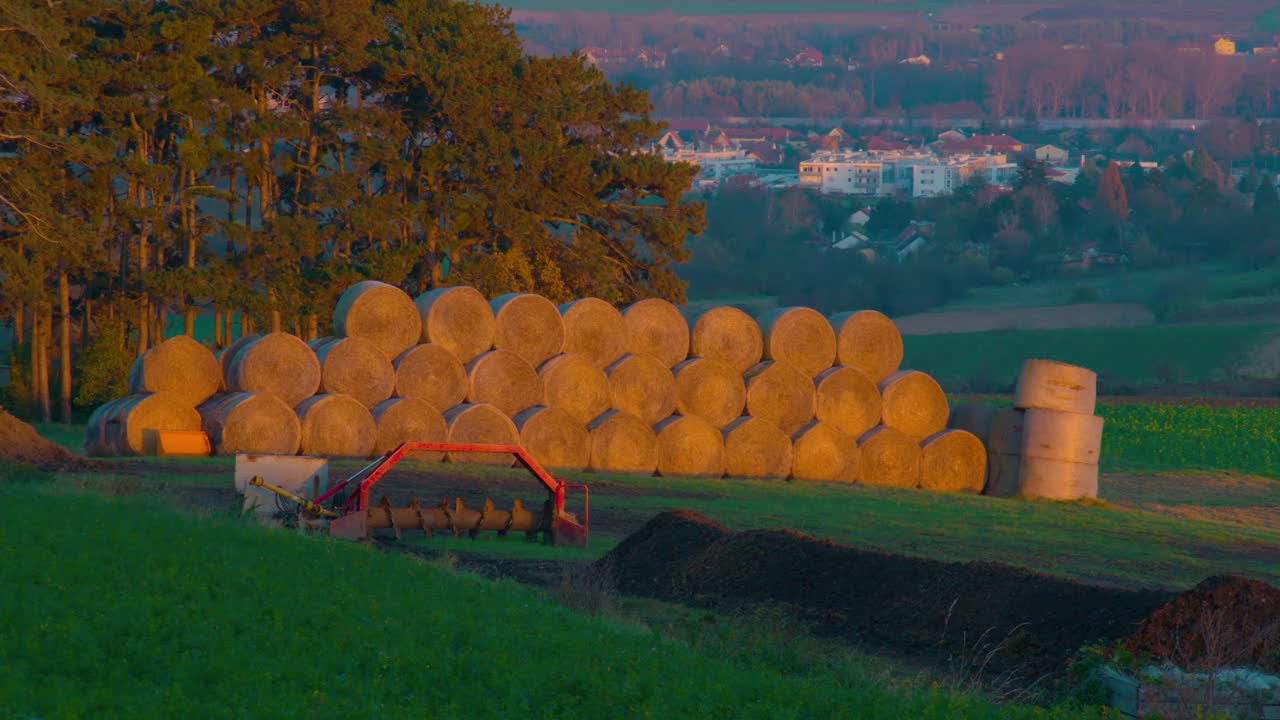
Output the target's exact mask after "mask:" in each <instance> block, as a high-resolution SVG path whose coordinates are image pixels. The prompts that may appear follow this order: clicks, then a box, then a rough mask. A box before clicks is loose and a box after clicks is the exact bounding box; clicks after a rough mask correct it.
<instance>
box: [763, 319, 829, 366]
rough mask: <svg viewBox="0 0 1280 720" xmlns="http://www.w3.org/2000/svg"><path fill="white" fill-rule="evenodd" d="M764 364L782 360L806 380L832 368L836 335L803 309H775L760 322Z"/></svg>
mask: <svg viewBox="0 0 1280 720" xmlns="http://www.w3.org/2000/svg"><path fill="white" fill-rule="evenodd" d="M760 330H761V332H762V333H763V334H764V357H765V359H766V360H783V361H785V362H788V363H790V364H792V365H794V366H796V367H797V368H798V369H799V370H800V372H803V373H804V374H805V375H807V376H809V377H814V376H815V375H817V374H818V373H820V372H822V371H823V370H826V369H827V368H829V367H831V365H832V364H833V363H834V362H835V359H836V334H835V331H834V330H832V329H831V323H829V322H827V319H826V318H824V317H822V315H821V314H819V313H818V311H816V310H812V309H810V308H806V307H789V308H778V309H776V310H772V311H770V312H769V313H768V314H766V315H765V316H764V317H762V318H760Z"/></svg>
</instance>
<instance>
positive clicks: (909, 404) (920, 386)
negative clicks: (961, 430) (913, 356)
mask: <svg viewBox="0 0 1280 720" xmlns="http://www.w3.org/2000/svg"><path fill="white" fill-rule="evenodd" d="M948 417H950V412H949V411H948V408H947V396H946V394H945V393H943V392H942V388H941V387H939V386H938V383H937V381H935V380H934V379H933V378H931V377H929V376H928V375H925V374H924V373H922V372H919V371H917V370H899V371H898V372H896V373H893V374H892V375H890V376H889V377H887V378H885V379H884V380H882V381H881V382H880V422H881V424H883V425H888V426H890V427H895V428H897V429H899V430H901V431H902V432H904V433H906V434H907V436H908V437H911V438H914V439H915V440H916V442H919V441H921V440H923V439H925V438H927V437H929V436H930V435H932V434H934V433H936V432H938V431H940V430H945V429H946V427H947V418H948Z"/></svg>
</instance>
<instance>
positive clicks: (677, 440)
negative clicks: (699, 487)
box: [653, 415, 725, 477]
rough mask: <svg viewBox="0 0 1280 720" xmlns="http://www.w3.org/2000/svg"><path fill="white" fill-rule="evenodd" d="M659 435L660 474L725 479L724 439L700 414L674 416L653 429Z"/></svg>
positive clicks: (664, 475)
mask: <svg viewBox="0 0 1280 720" xmlns="http://www.w3.org/2000/svg"><path fill="white" fill-rule="evenodd" d="M653 430H654V432H656V433H657V435H658V474H659V475H662V476H663V477H677V476H679V477H723V476H724V467H725V458H724V437H723V436H722V435H721V434H720V430H719V429H717V428H716V427H715V426H713V425H712V424H711V423H709V422H707V421H706V420H703V419H702V418H700V417H698V416H696V415H672V416H671V417H669V418H667V419H666V420H663V421H662V422H660V423H658V424H657V425H655V426H654V427H653Z"/></svg>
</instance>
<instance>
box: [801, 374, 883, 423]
mask: <svg viewBox="0 0 1280 720" xmlns="http://www.w3.org/2000/svg"><path fill="white" fill-rule="evenodd" d="M813 385H814V392H815V401H816V405H815V408H814V417H816V418H818V419H819V420H821V421H823V422H825V423H830V424H832V425H834V426H835V428H836V429H837V430H839V431H840V432H842V433H844V434H845V435H848V436H849V437H854V438H857V437H862V436H863V435H864V434H865V433H866V432H867V431H868V430H870V429H871V428H873V427H875V426H876V425H877V424H878V423H879V422H880V388H878V387H876V384H875V382H874V381H873V380H872V379H871V378H869V377H867V376H866V374H864V373H863V372H862V371H860V370H858V369H857V368H852V367H845V366H843V365H837V366H836V367H833V368H829V369H827V370H825V371H823V372H822V373H821V374H819V375H818V376H817V377H815V378H814V379H813Z"/></svg>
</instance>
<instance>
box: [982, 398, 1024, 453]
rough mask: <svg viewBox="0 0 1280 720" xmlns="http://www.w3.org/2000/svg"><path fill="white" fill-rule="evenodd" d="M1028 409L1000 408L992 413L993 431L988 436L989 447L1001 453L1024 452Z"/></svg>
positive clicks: (994, 451)
mask: <svg viewBox="0 0 1280 720" xmlns="http://www.w3.org/2000/svg"><path fill="white" fill-rule="evenodd" d="M1026 415H1027V411H1026V410H1019V409H1017V408H1000V409H998V410H996V411H995V412H994V413H992V414H991V433H990V434H989V435H988V436H987V448H988V449H989V450H990V451H991V452H992V453H1000V454H1001V455H1020V454H1021V453H1022V433H1023V427H1024V426H1025V425H1026Z"/></svg>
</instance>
